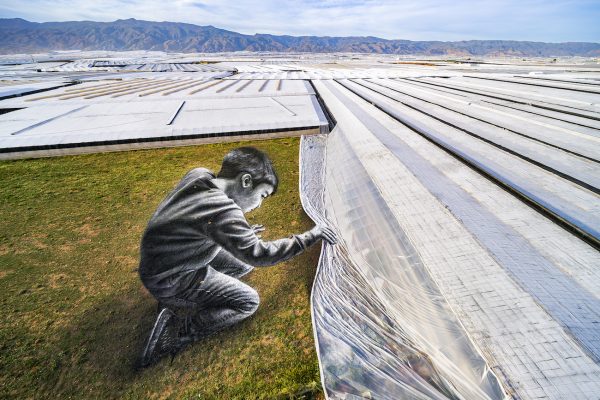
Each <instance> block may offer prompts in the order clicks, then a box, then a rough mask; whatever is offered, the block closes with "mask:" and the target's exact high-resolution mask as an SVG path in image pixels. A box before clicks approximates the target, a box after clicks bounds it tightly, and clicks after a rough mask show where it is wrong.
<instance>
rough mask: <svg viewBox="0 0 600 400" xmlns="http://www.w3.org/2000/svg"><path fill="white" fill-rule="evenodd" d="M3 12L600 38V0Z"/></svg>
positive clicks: (51, 17)
mask: <svg viewBox="0 0 600 400" xmlns="http://www.w3.org/2000/svg"><path fill="white" fill-rule="evenodd" d="M0 17H3V18H13V17H20V18H25V19H27V20H30V21H36V22H45V21H73V20H94V21H113V20H115V19H120V18H122V19H124V18H136V19H145V20H151V21H175V22H189V23H193V24H197V25H214V26H216V27H219V28H223V29H228V30H232V31H236V32H241V33H247V34H253V33H272V34H289V35H319V36H350V35H357V36H378V37H383V38H387V39H410V40H464V39H503V40H507V39H514V40H534V41H546V42H566V41H588V42H600V0H570V1H567V0H558V1H552V0H547V1H542V0H497V1H487V0H480V1H467V0H453V1H452V0H420V1H419V0H414V1H412V0H411V1H389V0H366V1H357V0H349V1H343V0H325V1H317V0H302V1H286V0H280V1H275V0H266V1H258V0H227V1H216V0H173V1H166V0H100V1H99V0H85V1H73V0H25V1H24V0H0Z"/></svg>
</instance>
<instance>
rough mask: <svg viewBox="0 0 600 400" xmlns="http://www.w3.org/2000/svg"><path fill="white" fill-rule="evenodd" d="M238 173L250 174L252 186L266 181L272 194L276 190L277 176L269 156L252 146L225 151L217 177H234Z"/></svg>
mask: <svg viewBox="0 0 600 400" xmlns="http://www.w3.org/2000/svg"><path fill="white" fill-rule="evenodd" d="M239 174H250V176H251V177H252V183H253V185H254V186H257V185H260V184H261V183H268V184H269V185H271V186H273V194H275V192H276V191H277V185H278V184H279V178H278V177H277V173H275V169H274V168H273V163H272V162H271V160H270V159H269V156H267V155H266V154H265V153H263V152H262V151H260V150H258V149H255V148H254V147H239V148H237V149H235V150H231V151H230V152H229V153H227V155H226V156H225V157H224V158H223V164H221V170H220V171H219V173H218V175H217V177H218V178H225V179H235V178H237V177H238V175H239Z"/></svg>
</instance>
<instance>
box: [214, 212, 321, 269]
mask: <svg viewBox="0 0 600 400" xmlns="http://www.w3.org/2000/svg"><path fill="white" fill-rule="evenodd" d="M207 233H208V235H209V236H210V237H211V238H212V239H213V240H214V241H215V242H216V243H217V244H218V245H219V246H221V247H223V248H224V249H225V250H227V251H228V252H230V253H231V254H233V255H234V256H235V257H237V258H239V259H240V260H242V261H244V262H246V263H248V264H250V265H253V266H267V265H274V264H277V263H279V262H281V261H285V260H287V259H289V258H291V257H293V256H295V255H297V254H299V253H301V252H302V251H304V249H306V248H307V247H309V246H311V245H313V244H314V243H315V242H316V239H317V238H315V235H313V234H312V232H310V231H308V232H305V233H303V234H301V235H293V236H291V237H290V238H286V239H279V240H274V241H269V242H266V241H262V240H260V239H259V238H258V237H257V236H256V234H255V233H254V230H253V229H252V228H251V227H250V225H249V224H248V221H246V218H245V217H244V214H243V213H242V211H241V210H236V209H232V210H228V211H226V212H222V213H220V214H218V215H216V216H215V217H214V218H212V219H211V221H210V223H209V227H208V229H207Z"/></svg>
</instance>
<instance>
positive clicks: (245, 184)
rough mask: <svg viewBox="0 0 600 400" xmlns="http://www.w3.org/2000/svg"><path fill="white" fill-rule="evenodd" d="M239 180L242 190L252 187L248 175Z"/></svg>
mask: <svg viewBox="0 0 600 400" xmlns="http://www.w3.org/2000/svg"><path fill="white" fill-rule="evenodd" d="M241 180H242V187H243V188H249V187H252V176H251V175H250V174H243V175H242V178H241Z"/></svg>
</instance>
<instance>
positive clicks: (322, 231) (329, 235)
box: [312, 225, 337, 245]
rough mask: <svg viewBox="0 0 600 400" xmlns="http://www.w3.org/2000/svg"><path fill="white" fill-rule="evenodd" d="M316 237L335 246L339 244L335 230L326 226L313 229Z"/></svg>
mask: <svg viewBox="0 0 600 400" xmlns="http://www.w3.org/2000/svg"><path fill="white" fill-rule="evenodd" d="M312 231H313V233H314V235H315V236H316V237H317V238H319V239H323V240H324V241H326V242H327V243H329V244H331V245H333V244H336V243H337V235H336V233H335V232H334V230H333V229H331V228H330V227H328V226H325V225H317V226H315V227H314V228H313V229H312Z"/></svg>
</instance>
